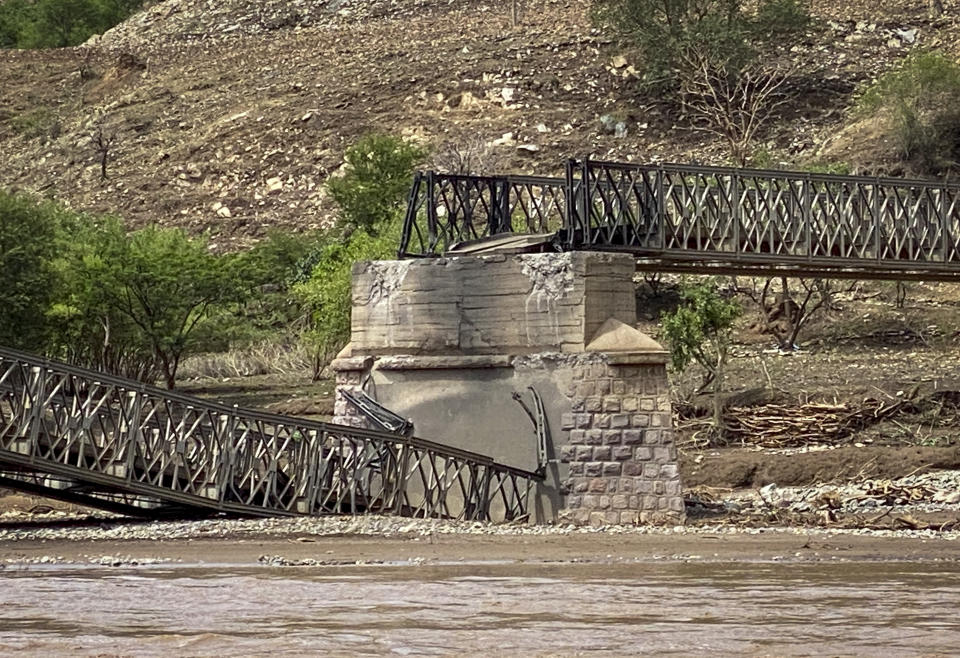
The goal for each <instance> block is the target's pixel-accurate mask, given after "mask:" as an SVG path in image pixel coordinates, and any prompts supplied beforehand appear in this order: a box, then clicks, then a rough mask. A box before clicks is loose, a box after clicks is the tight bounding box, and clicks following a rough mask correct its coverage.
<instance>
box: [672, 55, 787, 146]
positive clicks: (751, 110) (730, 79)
mask: <svg viewBox="0 0 960 658" xmlns="http://www.w3.org/2000/svg"><path fill="white" fill-rule="evenodd" d="M682 63H683V65H682V66H681V69H680V73H679V77H680V93H681V96H682V99H683V104H684V108H685V109H686V111H687V112H688V113H689V114H690V115H691V116H692V118H693V120H694V124H695V125H696V127H697V128H698V129H700V130H703V131H706V132H709V133H712V134H714V135H717V136H719V137H722V138H723V139H725V140H726V141H727V143H728V145H729V147H730V153H731V155H732V156H733V158H734V160H735V161H736V162H737V163H738V164H740V165H745V164H746V163H747V159H748V157H749V155H750V151H749V147H750V144H751V143H752V142H753V140H754V138H755V137H756V135H757V133H758V132H759V131H760V129H761V128H762V127H763V125H764V124H765V123H766V122H767V121H768V120H769V119H770V117H771V116H773V114H774V113H775V112H776V110H777V109H778V108H779V107H780V106H781V105H783V104H784V103H786V101H787V99H786V97H785V96H784V95H783V93H782V87H783V85H784V83H785V82H786V81H787V80H788V79H790V77H791V76H792V75H793V69H784V68H781V67H779V66H771V65H767V64H764V63H762V62H752V63H749V64H746V65H744V66H739V67H735V66H733V65H732V63H731V62H730V61H728V60H721V61H715V60H714V59H713V58H711V57H710V56H709V55H708V54H705V53H703V52H699V51H697V50H696V49H691V50H688V51H687V52H686V53H684V54H683V62H682Z"/></svg>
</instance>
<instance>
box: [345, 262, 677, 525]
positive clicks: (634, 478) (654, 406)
mask: <svg viewBox="0 0 960 658" xmlns="http://www.w3.org/2000/svg"><path fill="white" fill-rule="evenodd" d="M633 273H634V262H633V259H632V258H631V257H630V256H623V255H617V254H602V253H585V252H576V253H565V254H522V255H489V256H461V257H449V258H436V259H424V260H414V261H376V262H368V263H359V264H357V265H356V266H355V267H354V272H353V293H352V294H353V300H352V301H353V316H352V332H351V338H352V340H351V343H350V345H349V346H348V347H347V348H345V349H344V351H343V352H342V353H341V355H340V356H339V357H338V359H337V360H335V361H334V363H333V369H334V371H335V374H336V384H337V393H336V405H335V417H334V421H335V422H339V423H344V424H348V425H352V426H359V427H363V426H368V421H367V419H366V418H365V417H364V416H363V415H362V414H361V413H359V412H358V411H357V410H356V409H355V408H353V406H352V405H351V404H350V403H349V402H348V401H347V400H346V398H345V397H344V396H343V395H342V391H344V390H354V391H359V390H363V391H365V392H366V393H367V394H368V395H370V396H371V397H373V398H374V399H376V400H377V401H378V402H379V403H380V404H382V405H383V406H385V407H387V408H389V409H391V410H392V411H394V412H396V413H398V414H400V415H401V416H403V417H405V418H409V419H410V420H411V421H412V422H413V424H414V429H415V433H416V435H417V436H420V437H422V438H425V439H430V440H432V441H436V442H439V443H444V444H447V445H452V446H455V447H458V448H464V449H468V450H472V451H474V452H479V453H482V454H486V455H489V456H491V457H493V458H494V459H496V460H497V461H499V462H501V463H505V464H509V465H512V466H516V467H518V468H524V469H527V470H534V469H535V468H536V467H537V443H536V433H535V428H534V426H533V425H532V423H531V420H530V417H529V416H528V415H527V413H526V412H525V411H524V409H523V406H522V405H521V404H520V402H522V401H525V402H526V404H527V405H528V407H532V405H533V400H532V397H530V396H531V395H532V393H531V391H536V392H537V393H538V394H539V396H540V398H541V399H542V401H543V405H544V409H545V412H546V417H547V426H548V430H549V445H548V450H547V452H548V458H550V462H549V464H548V468H547V476H546V479H545V481H544V483H543V484H542V485H540V488H539V491H538V494H537V495H538V501H537V503H536V504H535V505H532V508H533V509H534V516H535V518H533V519H531V520H533V521H538V522H552V521H558V520H559V521H564V522H572V523H577V524H594V525H598V524H613V523H618V524H624V523H628V524H635V523H678V522H682V520H683V518H684V508H683V497H682V492H681V485H680V476H679V471H678V467H677V450H676V444H675V442H674V436H673V426H672V417H671V411H670V401H669V392H668V389H667V374H666V356H667V355H666V353H665V352H664V350H663V348H662V347H661V346H660V345H659V344H657V343H656V342H655V341H653V340H652V339H650V338H649V337H647V336H645V335H644V334H642V333H641V332H639V331H637V329H636V328H635V327H634V324H635V321H636V302H635V293H634V285H633Z"/></svg>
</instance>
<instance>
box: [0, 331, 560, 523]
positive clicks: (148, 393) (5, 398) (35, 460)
mask: <svg viewBox="0 0 960 658" xmlns="http://www.w3.org/2000/svg"><path fill="white" fill-rule="evenodd" d="M539 479H541V478H540V477H539V476H538V475H537V474H535V473H531V472H527V471H523V470H520V469H516V468H512V467H509V466H504V465H502V464H498V463H496V462H494V461H493V460H492V459H490V458H489V457H486V456H483V455H479V454H476V453H472V452H467V451H462V450H458V449H456V448H452V447H449V446H444V445H441V444H437V443H433V442H430V441H425V440H422V439H417V438H411V437H403V436H400V435H397V434H391V433H388V432H381V431H374V430H364V429H357V428H352V427H346V426H341V425H334V424H329V423H318V422H311V421H307V420H304V419H299V418H291V417H286V416H279V415H274V414H266V413H259V412H255V411H249V410H243V409H238V408H235V407H233V408H231V407H226V406H223V405H219V404H215V403H211V402H206V401H202V400H198V399H195V398H191V397H188V396H183V395H178V394H175V393H171V392H168V391H163V390H161V389H157V388H153V387H149V386H144V385H142V384H138V383H136V382H132V381H129V380H125V379H120V378H115V377H110V376H108V375H105V374H103V373H97V372H94V371H89V370H84V369H81V368H75V367H71V366H67V365H64V364H61V363H56V362H51V361H47V360H44V359H42V358H40V357H36V356H33V355H30V354H24V353H20V352H16V351H12V350H7V349H2V348H0V485H2V486H7V487H16V488H20V489H23V490H25V491H30V492H33V493H41V494H45V495H50V496H53V497H59V498H64V499H67V500H74V501H77V502H80V503H83V504H88V505H99V506H101V507H104V508H105V509H109V510H113V511H121V512H127V513H135V514H141V515H151V514H153V515H156V514H164V513H167V514H183V513H215V512H227V513H237V514H246V515H264V516H267V515H276V514H289V515H294V514H311V515H317V514H365V513H385V514H400V515H407V516H416V517H437V518H452V519H464V520H484V521H486V520H490V521H509V520H523V519H525V518H526V517H527V515H528V505H529V501H530V497H531V494H532V493H533V489H534V486H535V483H536V481H538V480H539Z"/></svg>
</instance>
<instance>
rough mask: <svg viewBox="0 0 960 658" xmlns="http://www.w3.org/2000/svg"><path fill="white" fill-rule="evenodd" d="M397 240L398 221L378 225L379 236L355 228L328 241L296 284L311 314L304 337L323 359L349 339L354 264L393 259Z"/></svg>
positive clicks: (296, 288) (297, 291)
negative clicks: (308, 274)
mask: <svg viewBox="0 0 960 658" xmlns="http://www.w3.org/2000/svg"><path fill="white" fill-rule="evenodd" d="M399 241H400V223H399V222H394V223H393V224H392V225H391V226H389V227H381V230H380V232H379V234H378V235H371V234H370V233H368V232H367V231H366V230H364V229H358V230H356V231H354V232H353V233H351V234H350V236H349V237H347V238H345V239H343V240H333V239H331V240H328V241H326V242H325V243H324V244H323V246H321V247H320V249H319V251H318V253H317V263H316V265H315V266H314V268H313V271H312V273H311V275H310V278H308V279H307V280H305V281H303V282H302V283H300V284H297V285H296V286H295V287H294V289H293V293H294V295H296V297H297V299H299V300H300V303H301V304H303V305H304V306H305V307H306V308H307V309H308V312H309V315H310V329H309V330H308V331H307V334H306V338H307V340H308V341H309V342H310V343H311V345H312V346H313V348H314V351H315V354H316V355H317V366H318V368H317V372H315V373H314V375H315V376H316V375H319V367H320V366H321V363H320V362H322V361H324V360H326V359H328V358H329V357H332V356H333V355H334V354H336V352H337V351H339V350H340V348H342V347H343V346H344V345H345V344H346V343H347V342H348V341H349V340H350V309H351V305H352V299H351V293H350V291H351V283H352V277H351V273H352V268H353V264H354V263H356V262H358V261H364V260H378V259H384V258H392V257H394V255H395V254H396V250H397V244H398V243H399Z"/></svg>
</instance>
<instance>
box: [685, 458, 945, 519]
mask: <svg viewBox="0 0 960 658" xmlns="http://www.w3.org/2000/svg"><path fill="white" fill-rule="evenodd" d="M686 502H687V510H688V514H689V515H690V516H691V518H695V519H698V520H699V521H705V520H709V521H711V522H712V521H714V520H716V519H717V518H718V517H726V518H727V519H728V521H730V522H732V523H735V524H743V525H751V526H753V525H758V524H759V525H767V524H770V523H775V524H778V525H780V524H796V525H819V526H831V525H837V526H840V527H862V528H901V529H913V530H917V529H932V530H950V529H953V528H956V527H960V471H935V472H931V473H921V474H913V475H908V476H905V477H902V478H895V479H864V480H862V481H859V482H849V483H846V484H839V485H838V484H817V485H813V486H806V487H778V486H777V485H776V484H773V483H771V484H767V485H765V486H763V487H760V488H758V489H753V490H741V491H722V490H718V489H711V488H709V487H700V488H697V489H694V490H691V491H690V492H688V495H687V498H686Z"/></svg>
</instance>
